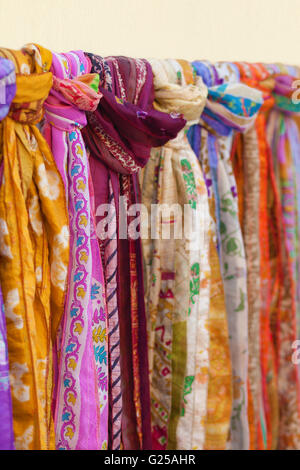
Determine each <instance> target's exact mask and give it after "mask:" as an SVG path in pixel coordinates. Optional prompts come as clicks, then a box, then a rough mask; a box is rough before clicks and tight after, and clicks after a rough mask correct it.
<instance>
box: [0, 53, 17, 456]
mask: <svg viewBox="0 0 300 470" xmlns="http://www.w3.org/2000/svg"><path fill="white" fill-rule="evenodd" d="M15 94H16V74H15V67H14V64H13V63H12V62H11V61H10V60H7V59H2V58H1V59H0V120H2V119H4V118H5V116H6V115H7V113H8V111H9V106H10V104H11V101H12V99H13V98H14V96H15ZM1 153H2V152H1ZM2 173H3V164H2V165H1V184H2ZM2 244H4V240H3V239H2V240H1V245H2ZM13 449H14V435H13V418H12V402H11V391H10V383H9V363H8V347H7V335H6V320H5V313H4V303H3V296H2V290H1V287H0V450H13Z"/></svg>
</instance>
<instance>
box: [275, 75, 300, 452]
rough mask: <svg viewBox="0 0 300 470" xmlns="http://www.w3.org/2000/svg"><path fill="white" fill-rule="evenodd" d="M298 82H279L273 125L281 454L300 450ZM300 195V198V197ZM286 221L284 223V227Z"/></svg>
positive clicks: (291, 79) (280, 80) (281, 80)
mask: <svg viewBox="0 0 300 470" xmlns="http://www.w3.org/2000/svg"><path fill="white" fill-rule="evenodd" d="M293 80H294V79H293V77H291V76H290V77H288V76H286V77H284V78H283V77H282V76H281V75H277V76H275V77H274V88H273V98H274V101H275V106H274V109H273V110H272V111H271V113H270V116H269V119H268V123H267V135H268V140H269V142H270V145H271V149H272V154H273V161H274V169H275V175H276V179H277V185H278V189H279V197H280V202H281V209H282V212H281V225H280V230H281V243H282V246H281V256H282V279H281V286H282V287H281V303H280V309H279V311H278V312H277V324H278V330H277V332H278V338H277V348H278V351H277V365H278V395H279V412H280V422H279V442H278V447H279V448H280V449H297V448H299V431H300V421H299V377H298V369H297V365H295V364H293V362H292V357H291V350H290V348H291V344H293V342H294V341H295V340H296V338H297V310H299V306H298V307H297V304H298V295H297V288H298V286H297V281H298V277H299V272H298V266H299V265H298V262H299V258H298V256H299V251H298V250H299V247H298V236H299V228H298V223H299V222H297V217H298V216H297V211H298V204H299V202H298V197H297V193H298V191H299V189H297V187H298V188H299V183H298V182H297V179H298V181H299V176H298V175H299V170H298V164H299V163H298V161H297V160H298V155H299V149H300V135H299V129H298V127H297V124H296V119H295V117H296V116H297V114H298V116H299V105H295V104H294V103H292V101H291V96H292V93H293V88H292V86H291V85H292V82H293ZM298 194H299V193H298ZM282 221H283V223H282Z"/></svg>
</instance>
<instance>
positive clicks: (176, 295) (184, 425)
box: [142, 60, 210, 449]
mask: <svg viewBox="0 0 300 470" xmlns="http://www.w3.org/2000/svg"><path fill="white" fill-rule="evenodd" d="M151 65H152V69H153V73H154V86H155V102H154V105H155V107H156V109H159V110H161V111H164V112H169V113H170V112H172V113H180V114H183V116H184V117H185V119H186V120H187V123H186V127H185V129H183V130H182V131H181V132H180V133H179V134H178V136H177V137H176V139H173V140H172V141H170V142H168V143H167V144H166V145H165V146H164V147H162V148H161V149H159V150H154V149H153V150H152V153H151V158H150V161H149V163H148V165H147V167H146V168H145V172H144V175H143V184H142V202H143V204H145V205H146V207H147V209H148V211H150V206H151V204H152V203H155V204H159V205H160V206H159V209H162V213H161V214H160V213H159V212H158V213H157V214H155V218H154V219H153V218H152V224H151V232H152V237H151V234H150V228H149V234H148V236H147V237H146V238H145V240H143V251H144V261H145V269H146V306H147V316H148V345H149V364H150V374H151V375H150V377H151V383H150V387H151V406H152V408H151V412H152V440H153V448H154V449H166V448H167V447H168V448H170V449H177V448H179V449H190V448H201V447H203V442H204V420H205V413H206V406H205V403H206V397H207V381H208V366H209V363H208V348H209V332H208V329H207V319H208V309H209V298H208V297H209V271H210V269H209V263H208V260H207V259H206V258H205V253H207V250H206V248H205V247H206V246H207V233H206V232H207V231H209V215H208V203H207V193H206V191H205V186H204V180H203V177H202V175H201V171H200V169H199V166H198V162H197V159H196V157H195V155H194V153H193V152H192V150H191V148H190V145H189V143H188V140H187V138H186V131H187V130H188V128H189V127H190V126H191V125H192V124H193V123H194V122H197V121H198V120H199V117H200V115H201V112H202V110H203V106H204V103H205V98H206V94H207V90H206V87H205V86H204V85H203V83H202V80H201V79H200V80H197V83H196V84H194V80H193V74H192V71H191V68H190V67H189V65H188V64H187V63H186V62H185V61H173V60H168V61H155V60H151ZM186 208H188V209H189V210H188V211H187V210H186ZM166 209H167V210H166ZM202 209H203V211H202ZM163 210H165V212H164V211H163ZM171 212H172V216H171ZM200 213H201V216H202V217H203V220H201V222H203V223H199V225H197V228H199V230H198V231H197V235H196V239H195V240H191V239H190V236H191V233H190V230H191V223H192V220H193V218H194V220H195V218H196V219H197V218H198V219H200ZM198 222H200V221H199V220H198ZM167 224H168V229H169V232H168V233H170V229H171V228H172V227H174V228H173V229H172V233H171V237H170V235H169V236H167V237H166V236H165V235H164V232H165V230H166V227H167ZM180 229H181V233H177V230H180ZM153 233H154V234H155V237H153ZM166 235H167V233H166ZM192 241H193V246H192V243H191V242H192ZM202 250H203V252H202ZM203 254H204V256H203ZM201 281H202V284H201V288H200V282H201Z"/></svg>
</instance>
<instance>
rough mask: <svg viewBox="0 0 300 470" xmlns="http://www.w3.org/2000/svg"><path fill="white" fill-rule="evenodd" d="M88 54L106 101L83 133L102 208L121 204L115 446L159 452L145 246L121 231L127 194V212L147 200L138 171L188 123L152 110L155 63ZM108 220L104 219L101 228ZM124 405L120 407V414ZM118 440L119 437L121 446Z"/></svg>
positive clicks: (116, 256)
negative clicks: (153, 425) (153, 419)
mask: <svg viewBox="0 0 300 470" xmlns="http://www.w3.org/2000/svg"><path fill="white" fill-rule="evenodd" d="M87 56H88V57H89V59H90V60H91V63H92V72H96V73H98V74H99V76H100V87H99V91H100V92H101V94H102V95H103V97H102V99H101V103H100V105H99V106H98V108H97V110H96V111H95V112H93V113H88V125H87V126H86V128H85V129H84V131H83V135H84V139H85V142H86V144H87V146H88V148H89V151H90V165H91V173H92V178H93V184H94V188H95V203H96V208H97V207H99V205H101V204H106V203H108V202H110V203H113V207H114V208H115V209H113V210H112V213H113V214H115V215H114V216H113V217H114V220H115V221H116V222H115V224H116V228H117V238H116V239H115V240H114V244H115V247H114V251H113V252H111V241H109V240H107V241H106V242H105V241H104V242H103V244H102V252H103V256H104V259H105V260H106V261H105V262H106V264H107V263H108V262H109V263H111V262H112V261H111V259H112V257H113V259H114V267H113V269H112V271H113V274H114V275H115V279H114V286H115V287H116V289H115V290H114V291H112V292H116V294H117V297H116V298H117V305H116V308H117V313H116V310H115V308H114V309H113V310H112V311H111V313H110V309H108V317H109V320H110V318H111V317H110V315H112V318H113V317H114V316H115V315H116V314H117V315H118V319H117V320H116V321H115V323H114V324H113V325H112V326H110V325H109V327H108V328H109V355H110V352H111V350H112V349H113V353H116V350H117V349H118V354H119V356H117V355H116V357H115V356H114V357H113V361H112V360H111V362H110V368H111V374H114V373H115V367H116V364H117V367H118V374H117V375H118V376H117V377H116V378H115V380H113V381H112V380H111V387H110V391H111V397H112V401H111V422H112V436H111V448H112V449H117V448H119V445H120V443H119V436H120V434H121V435H122V442H123V446H124V448H125V449H137V448H141V449H151V431H150V398H149V377H148V357H147V338H146V318H145V306H144V291H143V276H142V256H141V244H140V239H138V240H132V239H130V238H126V239H121V237H120V230H121V229H122V228H123V224H122V226H121V225H120V223H119V222H120V221H119V220H118V217H119V216H120V217H121V207H119V197H120V196H123V197H124V200H125V203H124V204H125V207H126V206H127V207H129V206H131V205H132V204H134V203H136V202H140V198H139V186H138V179H137V173H138V171H139V170H140V169H141V168H142V167H144V166H145V164H146V163H147V161H148V159H149V156H150V149H151V147H156V146H162V145H164V144H165V143H166V142H167V141H168V140H170V139H172V138H174V137H175V136H176V135H177V133H178V132H179V130H180V129H182V128H183V127H184V124H185V121H184V120H183V119H181V118H180V117H179V116H170V115H168V114H164V113H161V112H158V111H155V110H154V109H153V108H152V103H153V76H152V70H151V66H150V64H149V63H148V62H147V61H145V60H139V59H137V60H134V59H130V58H126V57H108V58H106V59H103V58H101V57H98V56H94V55H91V54H87ZM96 215H97V212H96ZM101 217H102V216H101V215H99V216H98V217H97V222H98V223H99V222H101V220H102V219H101ZM126 217H127V220H123V222H127V223H129V222H130V221H131V219H130V217H128V216H125V219H126ZM97 226H98V225H97ZM100 235H101V233H100ZM108 247H109V248H110V251H109V252H107V248H108ZM109 279H111V277H110V278H109ZM128 292H130V296H128ZM111 328H112V329H111ZM115 328H116V329H115ZM117 330H118V331H119V342H118V338H117V337H116V338H113V336H114V335H115V333H116V331H117ZM110 338H112V342H111V343H110ZM116 380H118V382H117V385H119V384H120V383H121V388H119V387H118V388H117V390H116V389H115V386H116V385H115V382H116ZM121 401H122V403H120V402H121ZM116 403H119V407H118V409H116V410H114V406H115V404H116ZM120 415H121V416H120ZM116 416H117V417H118V419H119V417H121V422H118V423H116V422H115V421H114V420H115V418H116ZM115 436H118V440H117V441H116V440H115Z"/></svg>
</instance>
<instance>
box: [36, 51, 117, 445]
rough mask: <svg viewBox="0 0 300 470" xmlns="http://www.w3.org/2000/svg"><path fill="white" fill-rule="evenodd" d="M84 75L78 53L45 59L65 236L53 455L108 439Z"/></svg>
mask: <svg viewBox="0 0 300 470" xmlns="http://www.w3.org/2000/svg"><path fill="white" fill-rule="evenodd" d="M89 70H90V64H89V62H88V61H87V59H86V58H85V56H84V53H83V52H81V51H76V52H71V53H69V54H56V53H53V58H52V67H51V71H52V73H53V87H52V90H51V92H50V94H49V97H48V98H47V100H46V102H45V105H44V106H45V111H46V113H45V117H46V125H45V127H44V134H45V137H46V139H47V141H48V143H49V146H50V148H51V149H52V152H53V155H54V158H55V161H56V164H57V167H58V169H59V171H60V174H61V177H62V179H63V181H64V185H65V191H66V200H67V203H68V212H69V230H70V263H69V271H68V293H67V298H66V303H65V311H64V316H63V319H62V323H61V326H60V332H59V336H58V338H57V344H56V354H57V356H58V360H59V363H58V370H57V371H56V383H55V393H54V417H55V434H56V446H57V448H58V449H87V450H88V449H94V450H95V449H105V448H107V440H108V389H107V382H108V371H107V344H106V335H105V333H106V323H107V318H106V303H105V293H104V291H105V284H104V275H103V270H102V263H101V257H100V251H99V245H98V241H97V237H96V233H95V222H94V216H93V194H92V193H91V188H90V187H91V181H90V172H89V162H88V157H87V154H86V150H85V145H84V142H83V138H82V135H81V128H82V127H84V126H85V125H86V122H87V121H86V116H85V111H93V110H94V109H96V108H97V105H98V103H99V100H100V98H101V94H100V93H98V92H97V88H98V83H99V78H98V76H97V75H96V74H89Z"/></svg>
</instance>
